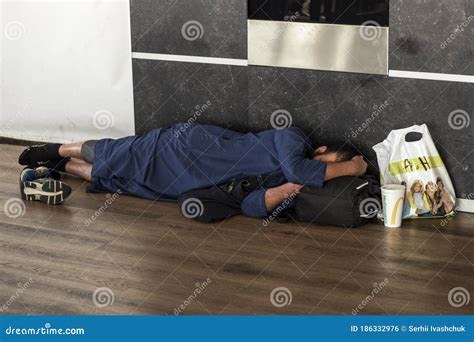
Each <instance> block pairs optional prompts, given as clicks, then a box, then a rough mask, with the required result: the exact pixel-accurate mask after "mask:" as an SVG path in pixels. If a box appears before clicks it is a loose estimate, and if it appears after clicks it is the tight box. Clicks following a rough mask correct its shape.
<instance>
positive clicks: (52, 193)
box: [20, 167, 71, 204]
mask: <svg viewBox="0 0 474 342" xmlns="http://www.w3.org/2000/svg"><path fill="white" fill-rule="evenodd" d="M45 176H46V177H47V178H41V177H45ZM59 177H60V175H59V173H58V172H56V171H54V170H50V169H48V168H46V167H39V168H37V169H32V168H29V167H26V168H25V169H24V170H23V171H22V173H21V175H20V192H21V197H22V198H23V199H24V200H28V201H41V202H43V203H47V204H60V203H62V202H63V201H64V200H65V199H66V198H67V197H68V196H69V195H70V194H71V187H70V186H69V185H67V184H66V183H63V182H61V181H59Z"/></svg>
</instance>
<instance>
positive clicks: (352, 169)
mask: <svg viewBox="0 0 474 342" xmlns="http://www.w3.org/2000/svg"><path fill="white" fill-rule="evenodd" d="M366 170H367V163H366V162H365V161H364V159H363V158H362V156H356V157H354V158H352V160H349V161H345V162H339V163H328V164H327V167H326V175H325V177H324V180H325V181H327V180H330V179H333V178H337V177H341V176H361V175H363V174H364V173H365V171H366ZM303 186H304V185H301V184H294V183H285V184H282V185H280V186H277V187H275V188H270V189H268V190H267V191H266V192H265V208H266V209H267V211H268V212H271V211H272V210H273V209H275V208H276V207H277V206H279V205H280V204H281V203H283V201H285V200H286V199H288V198H290V199H291V200H293V199H294V198H296V196H297V195H298V194H299V192H300V190H301V188H303Z"/></svg>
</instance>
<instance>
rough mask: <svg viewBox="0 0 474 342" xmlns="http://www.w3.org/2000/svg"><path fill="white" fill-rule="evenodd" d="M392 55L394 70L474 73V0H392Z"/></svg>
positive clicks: (390, 65)
mask: <svg viewBox="0 0 474 342" xmlns="http://www.w3.org/2000/svg"><path fill="white" fill-rule="evenodd" d="M463 22H464V23H465V25H462V23H463ZM464 26H465V27H464ZM458 27H459V28H460V29H459V30H458V31H456V29H457V28H458ZM461 28H462V29H463V30H464V31H462V30H461ZM456 32H457V33H456ZM452 34H454V39H452V41H451V42H448V41H447V39H448V38H449V37H450V36H451V35H452ZM389 54H390V57H389V68H390V69H394V70H410V71H423V72H437V73H452V74H467V75H474V1H472V0H449V1H421V0H413V1H405V0H391V1H390V50H389Z"/></svg>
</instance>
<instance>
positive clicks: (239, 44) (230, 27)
mask: <svg viewBox="0 0 474 342" xmlns="http://www.w3.org/2000/svg"><path fill="white" fill-rule="evenodd" d="M189 21H198V22H199V23H200V24H201V25H202V28H203V31H202V32H203V34H202V38H200V39H196V40H187V39H185V38H184V37H183V35H182V27H183V25H184V24H185V23H187V22H189ZM131 22H132V50H133V51H134V52H152V53H165V54H177V55H194V56H206V57H224V58H238V59H247V2H246V1H243V0H160V1H157V0H132V1H131Z"/></svg>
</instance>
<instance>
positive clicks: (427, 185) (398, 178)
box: [373, 124, 456, 219]
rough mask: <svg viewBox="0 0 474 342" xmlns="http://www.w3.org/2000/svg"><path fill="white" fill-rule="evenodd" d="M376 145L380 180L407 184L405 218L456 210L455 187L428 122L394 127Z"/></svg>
mask: <svg viewBox="0 0 474 342" xmlns="http://www.w3.org/2000/svg"><path fill="white" fill-rule="evenodd" d="M407 140H408V141H407ZM373 149H374V151H375V153H376V154H377V162H378V164H379V169H380V183H381V184H382V185H385V184H402V185H405V187H406V196H405V201H404V205H403V215H402V216H403V218H404V219H407V218H421V217H443V216H446V215H449V214H451V213H452V212H453V210H454V206H455V201H456V196H455V193H454V187H453V184H452V183H451V179H450V178H449V174H448V171H447V170H446V167H445V165H444V163H443V160H442V159H441V157H440V155H439V153H438V151H437V150H436V147H435V144H434V143H433V139H432V138H431V135H430V132H429V131H428V127H427V126H426V125H425V124H424V125H421V126H418V125H415V126H411V127H408V128H403V129H397V130H393V131H391V132H390V134H389V135H388V137H387V139H385V140H384V141H383V142H381V143H379V144H377V145H375V146H374V147H373Z"/></svg>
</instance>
